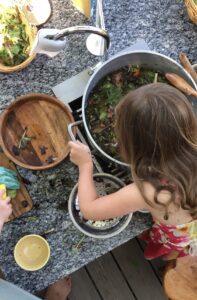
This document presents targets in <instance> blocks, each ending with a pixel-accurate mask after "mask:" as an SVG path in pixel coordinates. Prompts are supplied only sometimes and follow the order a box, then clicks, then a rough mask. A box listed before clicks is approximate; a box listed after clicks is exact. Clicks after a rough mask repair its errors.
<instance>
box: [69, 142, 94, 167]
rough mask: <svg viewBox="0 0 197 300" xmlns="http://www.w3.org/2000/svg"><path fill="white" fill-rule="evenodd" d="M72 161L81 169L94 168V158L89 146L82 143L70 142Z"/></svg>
mask: <svg viewBox="0 0 197 300" xmlns="http://www.w3.org/2000/svg"><path fill="white" fill-rule="evenodd" d="M68 144H69V147H70V160H71V161H72V162H73V163H74V164H75V165H77V166H78V167H79V168H82V167H84V166H86V167H87V166H90V167H92V166H93V163H92V156H91V152H90V149H89V147H88V146H86V145H84V144H82V143H81V142H80V141H77V142H76V143H74V142H69V143H68Z"/></svg>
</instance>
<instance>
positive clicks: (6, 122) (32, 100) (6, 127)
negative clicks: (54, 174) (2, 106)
mask: <svg viewBox="0 0 197 300" xmlns="http://www.w3.org/2000/svg"><path fill="white" fill-rule="evenodd" d="M73 121H74V119H73V116H72V114H71V112H70V111H69V109H68V108H67V107H66V106H65V105H64V104H63V103H62V102H60V101H59V100H58V99H57V98H55V97H51V96H48V95H45V94H28V95H25V96H21V97H19V98H17V99H16V100H15V101H14V102H12V103H11V104H10V105H9V106H8V107H7V109H6V110H5V111H4V112H3V114H2V116H1V122H0V138H1V141H0V143H1V146H2V149H3V151H4V153H5V155H6V156H7V157H9V158H10V159H11V160H12V161H13V162H14V163H16V164H17V165H19V166H21V167H23V168H27V169H32V170H44V169H49V168H51V167H54V166H56V165H57V164H59V163H60V162H61V161H62V160H63V159H64V158H65V157H66V156H67V155H68V153H69V148H68V141H69V136H68V133H67V126H68V124H69V123H71V122H73ZM74 133H75V132H74ZM22 136H23V138H22ZM21 142H22V143H21Z"/></svg>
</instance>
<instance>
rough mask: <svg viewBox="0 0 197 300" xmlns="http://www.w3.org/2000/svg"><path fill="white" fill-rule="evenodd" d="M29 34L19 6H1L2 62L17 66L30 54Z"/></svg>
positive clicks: (0, 41)
mask: <svg viewBox="0 0 197 300" xmlns="http://www.w3.org/2000/svg"><path fill="white" fill-rule="evenodd" d="M29 46H30V41H29V36H28V34H27V28H26V24H24V22H23V19H22V16H21V13H20V11H19V9H18V8H17V6H15V7H6V8H5V7H3V6H2V5H1V6H0V63H2V64H3V65H5V66H15V65H18V64H20V63H22V62H23V61H24V60H25V59H26V58H27V57H28V56H29Z"/></svg>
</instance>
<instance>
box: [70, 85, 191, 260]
mask: <svg viewBox="0 0 197 300" xmlns="http://www.w3.org/2000/svg"><path fill="white" fill-rule="evenodd" d="M115 130H116V134H117V140H118V144H119V149H120V153H121V155H122V157H123V159H124V160H125V162H127V163H128V164H129V165H130V166H131V173H132V177H133V183H131V184H129V185H128V186H126V187H124V188H122V189H120V190H119V191H117V192H115V193H113V194H110V195H107V196H104V197H100V198H98V196H97V194H96V190H95V185H94V182H93V178H92V173H93V163H92V158H91V153H90V150H89V148H88V147H87V146H85V145H83V144H82V143H80V142H79V141H77V143H73V142H69V145H70V159H71V161H72V162H73V163H75V164H76V165H77V166H78V167H79V189H78V196H79V204H80V209H81V211H82V214H83V215H84V217H85V218H86V219H92V220H102V219H109V218H113V217H117V216H122V215H125V214H128V213H130V212H135V211H137V210H140V209H147V210H149V212H150V213H151V215H152V217H153V221H154V223H153V226H152V228H151V229H150V230H149V231H147V232H145V233H144V234H142V238H143V239H144V240H146V241H147V243H148V244H147V247H146V249H145V257H146V258H147V259H153V258H156V257H158V256H163V257H165V258H166V259H171V258H176V257H178V256H179V257H181V256H186V255H189V254H190V255H197V121H196V117H195V114H194V112H193V110H192V106H191V105H190V103H189V101H188V100H187V98H186V97H185V96H184V95H183V94H182V93H181V92H179V91H178V90H177V89H175V88H173V87H172V86H170V85H167V84H163V83H155V84H150V85H145V86H143V87H140V88H138V89H136V90H135V91H132V92H130V93H129V94H127V95H126V96H125V97H124V98H123V99H122V101H120V103H119V105H118V106H117V108H116V124H115Z"/></svg>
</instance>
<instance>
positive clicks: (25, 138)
mask: <svg viewBox="0 0 197 300" xmlns="http://www.w3.org/2000/svg"><path fill="white" fill-rule="evenodd" d="M26 134H27V127H25V129H24V132H23V134H22V136H21V138H20V141H19V144H18V146H16V145H13V147H12V152H13V153H14V155H16V156H18V155H20V151H21V150H23V149H26V148H27V146H28V144H29V142H30V141H31V140H32V139H35V138H36V137H35V136H27V135H26ZM30 153H31V154H33V152H32V151H30Z"/></svg>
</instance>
